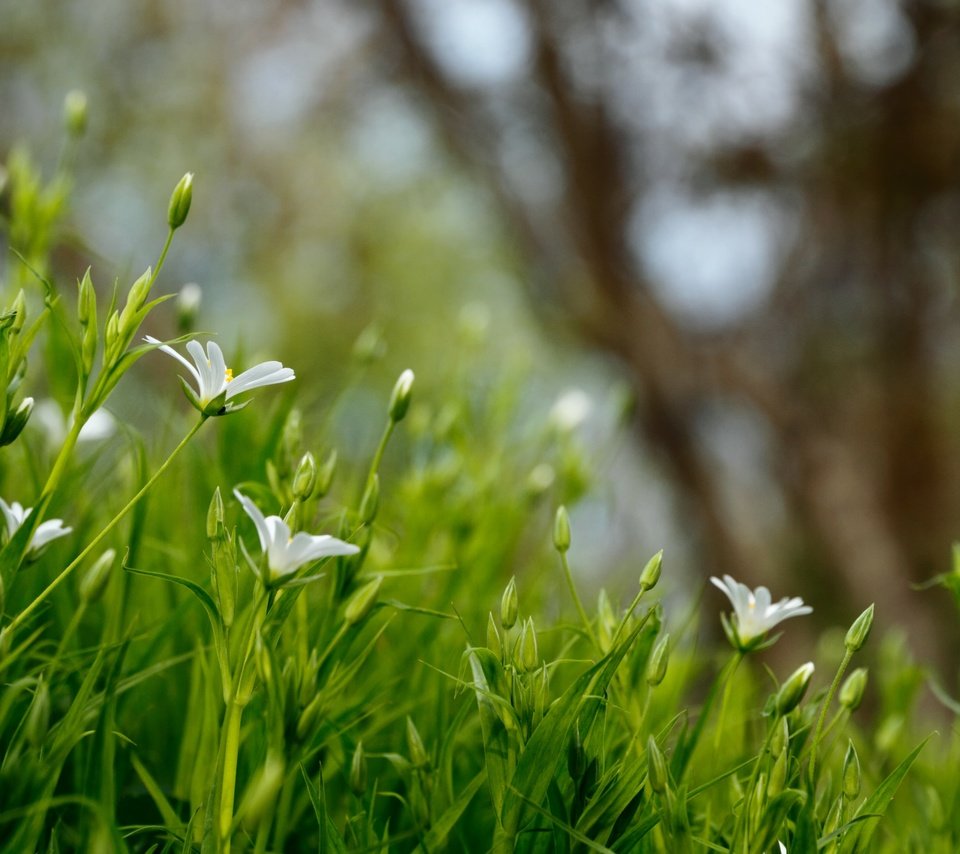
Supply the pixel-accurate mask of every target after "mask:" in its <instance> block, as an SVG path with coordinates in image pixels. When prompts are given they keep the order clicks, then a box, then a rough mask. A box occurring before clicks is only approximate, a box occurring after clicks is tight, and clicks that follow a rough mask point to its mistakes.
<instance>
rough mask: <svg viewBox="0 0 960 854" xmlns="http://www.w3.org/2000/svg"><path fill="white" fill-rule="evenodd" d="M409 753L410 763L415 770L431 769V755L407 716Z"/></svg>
mask: <svg viewBox="0 0 960 854" xmlns="http://www.w3.org/2000/svg"><path fill="white" fill-rule="evenodd" d="M407 752H408V753H409V754H410V762H411V764H412V765H413V767H414V768H429V767H430V755H429V754H428V753H427V749H426V748H425V747H424V746H423V739H422V738H420V733H419V732H418V731H417V727H416V725H415V724H414V723H413V720H412V718H411V717H410V715H407Z"/></svg>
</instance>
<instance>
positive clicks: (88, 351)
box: [80, 322, 100, 377]
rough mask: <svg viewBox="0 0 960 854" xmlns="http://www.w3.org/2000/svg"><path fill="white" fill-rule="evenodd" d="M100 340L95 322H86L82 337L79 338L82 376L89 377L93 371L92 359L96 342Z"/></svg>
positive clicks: (95, 353)
mask: <svg viewBox="0 0 960 854" xmlns="http://www.w3.org/2000/svg"><path fill="white" fill-rule="evenodd" d="M99 340H100V333H99V331H98V330H97V324H96V322H94V323H88V324H87V325H86V326H85V327H84V330H83V337H82V338H81V340H80V368H81V370H82V371H83V374H84V376H87V377H89V376H90V374H91V373H92V372H93V360H94V359H95V358H96V355H97V342H98V341H99Z"/></svg>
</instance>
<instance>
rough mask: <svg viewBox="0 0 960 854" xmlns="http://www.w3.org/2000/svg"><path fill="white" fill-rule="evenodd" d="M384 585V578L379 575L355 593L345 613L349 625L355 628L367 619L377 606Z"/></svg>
mask: <svg viewBox="0 0 960 854" xmlns="http://www.w3.org/2000/svg"><path fill="white" fill-rule="evenodd" d="M382 584H383V576H382V575H378V576H377V577H376V578H374V579H373V580H372V581H368V582H367V583H366V584H364V585H363V587H361V588H360V589H359V590H356V591H355V592H354V594H353V595H352V596H351V597H350V600H349V601H348V602H347V606H346V608H344V611H343V618H344V620H346V621H347V625H350V626H355V625H356V624H357V623H359V622H362V621H363V620H365V619H366V618H367V615H368V614H369V613H370V612H371V611H372V610H373V606H374V605H376V604H377V597H378V596H379V595H380V586H381V585H382Z"/></svg>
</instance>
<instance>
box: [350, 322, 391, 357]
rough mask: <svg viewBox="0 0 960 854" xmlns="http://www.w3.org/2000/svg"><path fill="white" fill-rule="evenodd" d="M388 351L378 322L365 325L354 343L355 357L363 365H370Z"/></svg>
mask: <svg viewBox="0 0 960 854" xmlns="http://www.w3.org/2000/svg"><path fill="white" fill-rule="evenodd" d="M386 351H387V345H386V344H385V343H384V340H383V332H382V330H381V329H380V326H379V325H378V324H376V323H371V324H370V325H369V326H366V327H364V329H363V331H362V332H361V333H360V334H359V335H358V336H357V340H356V341H355V342H354V344H353V358H354V359H356V360H357V361H358V362H359V363H360V364H361V365H369V364H371V363H372V362H375V361H376V360H377V359H379V358H381V357H382V356H383V355H384V354H385V353H386Z"/></svg>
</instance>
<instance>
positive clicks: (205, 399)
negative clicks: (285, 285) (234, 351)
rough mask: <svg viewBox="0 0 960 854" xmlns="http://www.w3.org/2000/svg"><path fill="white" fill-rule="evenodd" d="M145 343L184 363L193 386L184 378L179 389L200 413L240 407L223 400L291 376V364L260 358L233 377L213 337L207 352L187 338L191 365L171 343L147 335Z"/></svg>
mask: <svg viewBox="0 0 960 854" xmlns="http://www.w3.org/2000/svg"><path fill="white" fill-rule="evenodd" d="M144 340H145V341H146V342H147V343H149V344H157V345H159V348H160V349H161V350H163V352H164V353H167V354H168V355H170V356H173V358H174V359H176V360H177V361H178V362H180V363H181V364H182V365H184V366H185V367H186V369H187V370H188V371H190V373H191V374H192V375H193V378H194V379H195V380H196V382H197V388H196V390H194V389H192V388H191V387H190V386H189V385H187V383H186V382H184V383H183V390H184V391H185V392H186V394H187V397H188V398H189V399H190V402H191V403H192V404H193V405H194V406H195V407H196V408H197V409H199V410H200V411H201V412H202V413H203V414H204V415H225V414H227V413H228V412H233V411H235V410H237V409H240V408H241V406H237V405H235V404H234V405H231V406H228V405H227V402H228V401H229V400H231V398H234V397H236V396H237V395H238V394H243V393H244V392H246V391H252V390H253V389H255V388H261V387H262V386H267V385H276V384H277V383H286V382H290V380H292V379H294V378H295V375H294V373H293V370H292V369H291V368H285V367H284V366H283V365H282V364H281V363H280V362H261V363H260V364H259V365H254V366H253V367H252V368H249V369H248V370H246V371H244V372H243V373H242V374H240V376H238V377H234V375H233V371H232V370H231V369H230V368H228V367H227V364H226V362H225V361H224V358H223V351H222V350H221V349H220V347H219V345H217V343H216V342H215V341H208V342H207V352H206V353H204V352H203V347H202V346H201V345H200V343H199V342H198V341H188V342H187V352H188V353H189V354H190V355H191V356H192V357H193V362H194V364H193V365H191V364H190V363H189V362H188V361H187V360H186V359H184V358H183V356H181V355H180V354H179V353H178V352H177V351H176V350H174V349H173V347H168V346H167V345H166V344H161V343H160V341H158V340H157V339H156V338H154V337H152V336H150V335H148V336H147V337H146V338H145V339H144Z"/></svg>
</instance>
